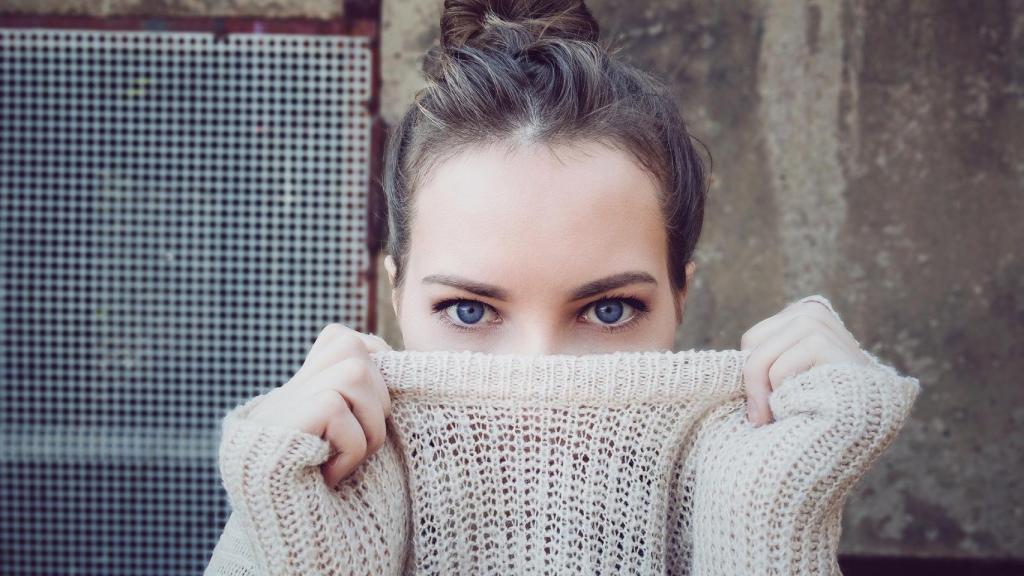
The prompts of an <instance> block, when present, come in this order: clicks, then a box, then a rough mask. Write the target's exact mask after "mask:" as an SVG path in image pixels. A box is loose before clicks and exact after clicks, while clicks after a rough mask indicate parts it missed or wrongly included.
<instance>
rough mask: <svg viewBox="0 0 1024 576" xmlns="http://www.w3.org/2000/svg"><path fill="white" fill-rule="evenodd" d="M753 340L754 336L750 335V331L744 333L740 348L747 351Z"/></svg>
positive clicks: (741, 337)
mask: <svg viewBox="0 0 1024 576" xmlns="http://www.w3.org/2000/svg"><path fill="white" fill-rule="evenodd" d="M751 338H753V335H752V334H751V333H750V330H747V331H746V332H744V333H743V335H742V336H740V348H742V349H747V348H748V347H750V344H751Z"/></svg>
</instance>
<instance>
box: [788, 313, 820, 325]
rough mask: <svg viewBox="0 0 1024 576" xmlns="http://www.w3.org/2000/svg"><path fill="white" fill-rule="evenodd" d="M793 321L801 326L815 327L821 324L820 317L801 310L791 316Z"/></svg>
mask: <svg viewBox="0 0 1024 576" xmlns="http://www.w3.org/2000/svg"><path fill="white" fill-rule="evenodd" d="M793 323H794V324H796V325H797V326H799V327H801V328H808V329H815V328H818V327H820V326H821V325H822V322H821V320H820V319H818V318H817V317H816V316H815V315H813V314H808V313H805V312H801V313H799V314H797V315H796V316H795V317H794V318H793Z"/></svg>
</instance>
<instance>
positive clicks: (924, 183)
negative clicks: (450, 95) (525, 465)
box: [380, 0, 1024, 558]
mask: <svg viewBox="0 0 1024 576" xmlns="http://www.w3.org/2000/svg"><path fill="white" fill-rule="evenodd" d="M588 5H590V6H591V7H592V9H593V11H594V13H595V15H596V16H597V18H598V20H599V22H600V23H601V24H602V27H603V33H604V34H605V36H606V37H609V38H611V37H615V38H617V39H618V41H619V42H620V43H621V44H624V45H625V46H626V49H625V54H626V55H627V56H628V57H630V58H633V59H634V60H635V61H636V62H637V63H639V64H640V65H642V66H645V67H648V68H650V69H652V70H654V71H656V72H657V73H659V74H661V75H663V76H664V77H666V78H667V79H668V80H669V81H670V82H671V84H672V85H673V86H674V88H675V89H676V91H677V93H678V94H679V100H680V103H681V105H682V106H683V110H684V113H685V114H686V116H687V118H688V119H689V121H690V123H691V125H692V129H693V132H694V133H695V134H696V135H697V136H698V137H699V138H701V139H702V140H703V141H704V142H706V143H707V144H708V146H709V147H710V149H711V151H712V154H713V155H714V159H715V164H714V169H715V180H714V184H713V187H712V191H711V197H710V201H709V206H708V213H707V221H706V224H705V235H704V237H703V239H702V242H701V246H700V249H699V252H698V268H697V281H696V283H695V286H694V293H693V295H692V296H691V301H690V303H689V305H688V307H687V317H686V319H685V321H684V323H683V326H682V328H681V330H680V332H679V337H678V341H677V344H678V347H679V348H680V349H682V348H690V347H715V348H719V347H737V346H738V345H739V338H740V335H741V334H742V332H743V331H744V330H745V329H746V328H747V327H749V326H751V325H753V324H754V323H755V322H757V321H758V320H760V319H762V318H765V317H767V316H769V315H771V314H773V313H775V312H776V311H777V310H778V309H779V308H780V307H781V306H782V305H783V304H784V303H785V302H786V301H788V300H789V299H792V298H795V297H797V296H800V295H804V294H810V293H814V292H821V293H824V294H826V295H827V296H829V297H830V298H831V299H832V301H833V303H834V304H835V305H836V307H837V309H838V311H839V312H840V314H841V315H842V316H843V318H844V319H845V321H846V323H847V326H848V327H849V328H850V329H851V331H852V332H853V334H854V335H855V336H856V337H857V338H858V339H859V340H860V341H861V342H862V343H863V344H864V346H866V347H867V348H869V349H871V350H872V351H874V352H876V353H878V354H879V355H880V356H881V357H882V358H883V359H886V360H888V361H889V362H891V363H893V364H894V365H896V366H897V367H898V368H899V369H901V370H902V371H905V372H908V373H911V374H913V375H915V376H917V377H919V378H920V380H921V382H922V385H923V393H922V395H921V397H920V399H919V400H918V403H917V405H916V406H915V410H914V415H913V418H912V421H911V422H910V423H909V424H908V425H907V426H906V428H905V429H904V431H903V433H902V435H901V436H900V437H899V438H898V439H897V441H896V442H895V443H894V444H893V446H892V447H891V448H890V449H889V451H888V452H886V453H885V454H884V455H883V457H882V458H881V459H880V460H879V461H878V463H877V464H876V465H875V467H874V468H873V469H872V470H871V471H870V472H869V473H868V474H867V476H866V477H865V478H864V479H863V480H862V481H861V482H860V483H858V485H857V486H856V488H855V489H854V493H853V494H852V495H851V497H850V499H849V501H848V504H847V508H846V511H845V514H844V526H843V538H842V543H841V547H840V552H844V553H857V554H881V555H889V554H907V555H922V556H979V557H1017V558H1024V531H1022V530H1020V527H1021V526H1024V495H1022V492H1024V478H1022V477H1024V431H1022V428H1024V386H1022V385H1021V382H1020V374H1022V373H1024V263H1022V259H1021V256H1022V255H1021V253H1020V252H1021V246H1024V226H1022V225H1021V218H1022V216H1024V193H1022V189H1024V152H1022V150H1024V93H1022V91H1024V58H1022V55H1024V2H1021V1H981V2H969V1H961V2H929V1H921V2H906V1H902V2H897V1H882V0H870V1H869V0H846V1H842V2H839V1H836V2H825V1H820V2H812V1H807V0H773V1H771V2H767V1H766V2H764V3H763V4H754V3H750V2H745V1H733V2H711V1H704V2H680V1H669V0H665V1H657V0H655V1H650V2H645V3H643V4H642V5H638V3H635V2H613V1H611V0H601V1H599V0H590V1H589V2H588ZM440 6H441V2H440V1H436V2H435V1H429V2H428V1H424V0H392V1H385V3H384V28H383V30H384V37H383V44H382V58H383V65H382V71H383V75H384V86H383V96H384V99H383V102H382V109H383V113H384V115H385V116H386V117H387V118H388V120H389V122H390V123H392V124H393V123H394V122H396V121H397V119H398V118H399V116H400V114H401V112H402V110H403V109H404V108H405V106H407V105H408V104H409V103H410V102H411V99H412V94H413V93H414V92H415V90H416V89H417V88H418V87H419V86H420V85H421V84H420V82H421V80H420V76H419V72H418V66H419V59H420V57H421V56H422V54H423V52H424V51H425V50H426V49H427V48H428V47H429V46H430V45H431V44H433V43H434V42H436V41H437V37H438V36H437V35H438V18H439V16H440ZM382 273H383V271H382ZM381 287H382V291H381V293H382V295H383V296H386V295H387V289H386V281H385V280H383V276H382V282H381ZM380 312H381V315H382V318H383V319H384V320H385V322H384V325H383V326H382V331H383V332H384V333H385V334H386V335H387V336H388V337H389V338H390V339H391V340H392V341H393V342H395V343H396V345H400V341H401V339H400V336H399V335H398V333H397V331H396V330H395V327H394V323H393V320H392V319H390V318H389V316H388V315H389V314H391V310H390V303H389V302H387V300H386V298H385V299H383V300H382V303H381V311H380Z"/></svg>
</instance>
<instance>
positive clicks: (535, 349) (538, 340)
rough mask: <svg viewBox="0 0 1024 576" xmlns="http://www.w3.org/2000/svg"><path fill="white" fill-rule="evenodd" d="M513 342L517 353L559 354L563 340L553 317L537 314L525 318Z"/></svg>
mask: <svg viewBox="0 0 1024 576" xmlns="http://www.w3.org/2000/svg"><path fill="white" fill-rule="evenodd" d="M518 332H519V333H518V334H516V336H515V338H513V342H512V348H513V350H512V352H513V353H516V354H557V353H559V352H560V351H561V349H562V346H563V342H562V338H561V335H560V334H559V329H558V326H557V325H556V323H555V322H554V321H552V320H551V319H547V318H544V317H543V316H535V317H533V318H530V319H528V320H524V322H523V324H522V325H521V326H520V330H519V331H518Z"/></svg>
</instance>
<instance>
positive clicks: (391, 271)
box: [384, 254, 398, 290]
mask: <svg viewBox="0 0 1024 576" xmlns="http://www.w3.org/2000/svg"><path fill="white" fill-rule="evenodd" d="M384 269H385V270H387V271H388V283H389V284H390V285H391V289H392V290H394V288H395V273H396V272H397V271H398V267H397V266H395V259H394V258H392V257H391V254H388V255H387V256H385V257H384Z"/></svg>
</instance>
